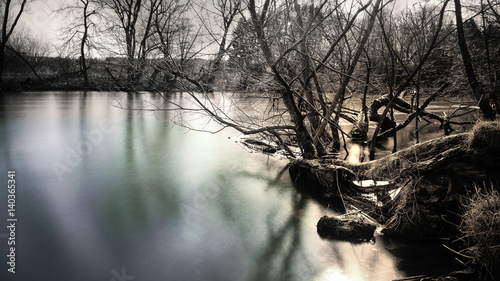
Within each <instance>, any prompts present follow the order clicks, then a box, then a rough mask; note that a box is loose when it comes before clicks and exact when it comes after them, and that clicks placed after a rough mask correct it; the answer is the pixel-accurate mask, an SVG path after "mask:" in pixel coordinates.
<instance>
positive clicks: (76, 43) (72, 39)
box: [55, 0, 99, 88]
mask: <svg viewBox="0 0 500 281" xmlns="http://www.w3.org/2000/svg"><path fill="white" fill-rule="evenodd" d="M97 11H98V4H97V2H95V1H92V0H79V1H78V2H76V4H75V5H69V6H65V7H62V8H59V9H58V10H56V11H55V12H56V13H57V14H61V15H63V16H64V17H65V18H67V19H70V22H68V23H67V24H66V25H65V26H64V27H63V28H62V29H61V33H62V38H63V40H64V42H63V44H62V47H63V49H64V50H66V52H67V53H68V55H71V56H72V55H76V56H78V57H79V62H80V71H81V73H82V76H83V86H84V87H85V88H87V87H88V86H89V72H88V70H89V68H90V65H89V64H88V56H89V55H90V53H91V52H92V50H93V49H97V48H96V46H95V45H94V44H95V43H94V41H93V39H95V38H96V37H97V34H98V33H99V31H98V30H97V29H98V25H99V19H98V16H99V14H98V12H97ZM96 22H97V24H96ZM73 53H74V54H73Z"/></svg>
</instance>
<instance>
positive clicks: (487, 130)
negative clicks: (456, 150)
mask: <svg viewBox="0 0 500 281" xmlns="http://www.w3.org/2000/svg"><path fill="white" fill-rule="evenodd" d="M466 144H467V146H468V147H469V148H473V149H477V150H491V151H495V152H499V151H500V121H495V122H485V121H479V122H478V123H477V124H476V125H475V126H474V127H473V128H472V130H471V134H470V135H469V137H468V139H467V141H466Z"/></svg>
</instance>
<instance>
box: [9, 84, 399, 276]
mask: <svg viewBox="0 0 500 281" xmlns="http://www.w3.org/2000/svg"><path fill="white" fill-rule="evenodd" d="M179 95H180V94H176V95H174V96H173V97H172V99H180V96H179ZM0 99H1V102H0V144H1V148H0V154H1V160H0V172H1V173H3V174H4V175H3V176H2V178H3V179H4V180H5V182H6V181H7V171H8V170H15V171H16V180H17V194H16V195H17V197H16V199H17V201H16V216H17V219H18V221H17V222H16V252H15V253H16V273H15V274H11V273H8V272H7V268H8V266H7V265H6V262H7V257H6V255H7V254H8V245H7V239H6V238H7V235H8V233H7V232H8V231H7V229H6V225H7V206H6V205H7V192H6V188H5V185H6V184H4V185H3V186H4V188H2V189H1V190H0V206H1V208H0V209H1V210H0V226H1V227H0V253H1V256H0V261H1V264H2V266H0V277H1V278H0V279H1V280H54V281H57V280H72V281H73V280H93V281H110V280H112V281H123V280H219V281H220V280H392V279H397V278H402V277H404V276H406V275H407V274H408V272H403V271H401V270H400V269H398V266H397V259H396V258H395V257H394V256H393V255H392V254H390V253H389V252H388V251H387V250H386V247H385V245H384V244H383V243H382V242H381V241H377V242H376V243H375V244H370V243H366V244H359V245H356V244H350V243H344V242H332V241H326V240H322V239H321V238H320V237H319V236H318V235H317V233H316V222H317V220H318V219H319V218H320V217H321V216H322V215H324V214H325V213H328V210H325V208H324V207H322V206H320V205H318V204H317V203H316V202H314V201H312V200H310V199H308V198H306V197H304V196H302V195H300V194H298V193H297V192H296V191H295V190H294V188H293V186H292V183H291V182H290V179H289V177H288V173H284V175H282V176H281V177H280V176H279V173H280V171H281V170H282V169H283V168H284V167H285V165H286V163H287V161H286V160H283V159H281V160H280V159H277V158H272V157H268V156H266V155H261V154H250V153H248V152H246V151H245V150H244V149H242V148H241V147H240V146H239V145H237V144H235V141H234V139H235V138H236V137H237V136H238V133H237V132H234V131H231V130H225V131H222V132H221V133H219V134H208V133H201V132H195V131H190V130H187V129H185V128H182V127H179V126H177V125H175V124H173V123H172V122H171V121H169V120H170V119H171V117H172V116H173V115H174V114H177V113H175V112H166V111H165V112H156V113H154V112H149V111H130V110H123V109H119V108H116V107H115V106H117V105H121V106H124V107H129V108H140V107H141V106H143V105H144V104H145V103H149V102H154V103H161V97H159V96H154V95H151V94H142V95H134V96H127V95H126V94H116V93H115V94H113V93H97V92H87V93H83V92H44V93H24V94H8V95H6V96H4V97H2V98H0ZM200 122H203V120H202V121H200Z"/></svg>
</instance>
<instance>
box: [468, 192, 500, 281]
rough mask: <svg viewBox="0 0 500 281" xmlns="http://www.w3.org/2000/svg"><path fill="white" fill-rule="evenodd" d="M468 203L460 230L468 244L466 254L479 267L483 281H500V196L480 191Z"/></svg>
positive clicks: (480, 277) (499, 193)
mask: <svg viewBox="0 0 500 281" xmlns="http://www.w3.org/2000/svg"><path fill="white" fill-rule="evenodd" d="M476 191H477V192H476V194H474V195H473V196H472V197H471V198H469V199H466V201H467V202H465V203H466V204H465V213H464V215H463V218H462V219H463V222H462V225H461V227H460V229H461V231H462V232H463V234H464V237H463V239H464V240H465V241H467V243H468V248H467V249H466V250H465V253H466V254H467V255H468V256H470V257H471V261H472V263H473V264H474V265H475V266H477V269H478V271H479V272H478V273H479V275H478V277H479V280H500V192H498V190H496V189H494V188H493V187H492V188H488V189H486V188H485V189H484V190H479V189H476Z"/></svg>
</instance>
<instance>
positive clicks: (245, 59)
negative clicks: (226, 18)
mask: <svg viewBox="0 0 500 281" xmlns="http://www.w3.org/2000/svg"><path fill="white" fill-rule="evenodd" d="M252 30H253V27H252V23H251V22H248V21H247V20H246V19H245V18H241V19H240V20H239V21H238V24H237V25H236V28H235V29H234V31H233V33H232V35H231V36H232V40H231V46H230V48H229V50H228V64H229V66H230V67H231V69H235V70H236V71H238V74H239V77H240V78H239V80H238V82H237V85H236V86H237V88H238V89H240V90H246V89H248V88H250V89H251V88H252V86H254V85H251V80H252V78H253V80H254V81H257V80H258V79H259V78H260V77H261V76H262V74H263V73H264V70H265V68H264V65H265V60H264V57H263V56H262V52H261V50H260V48H259V45H258V40H257V37H256V36H255V33H254V32H253V31H252Z"/></svg>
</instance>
